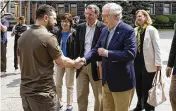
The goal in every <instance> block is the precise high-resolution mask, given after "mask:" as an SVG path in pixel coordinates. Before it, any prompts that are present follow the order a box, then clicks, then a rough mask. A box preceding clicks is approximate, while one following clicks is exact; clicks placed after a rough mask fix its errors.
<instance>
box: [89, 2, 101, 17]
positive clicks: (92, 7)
mask: <svg viewBox="0 0 176 111" xmlns="http://www.w3.org/2000/svg"><path fill="white" fill-rule="evenodd" d="M88 8H89V9H94V10H95V13H96V14H98V15H99V14H100V8H99V7H98V6H97V5H94V4H90V5H88V6H87V7H86V9H88Z"/></svg>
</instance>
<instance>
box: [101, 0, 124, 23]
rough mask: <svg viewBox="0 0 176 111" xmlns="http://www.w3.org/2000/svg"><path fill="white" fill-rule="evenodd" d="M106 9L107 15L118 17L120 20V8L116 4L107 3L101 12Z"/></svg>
mask: <svg viewBox="0 0 176 111" xmlns="http://www.w3.org/2000/svg"><path fill="white" fill-rule="evenodd" d="M105 8H108V9H109V14H112V15H117V14H118V15H119V20H120V19H121V18H122V10H123V9H122V7H121V6H120V5H119V4H116V3H107V4H105V5H104V6H103V7H102V10H103V9H105Z"/></svg>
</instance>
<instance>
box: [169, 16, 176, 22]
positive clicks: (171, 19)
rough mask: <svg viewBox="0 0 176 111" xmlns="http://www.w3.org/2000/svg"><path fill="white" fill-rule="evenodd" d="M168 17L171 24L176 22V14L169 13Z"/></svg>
mask: <svg viewBox="0 0 176 111" xmlns="http://www.w3.org/2000/svg"><path fill="white" fill-rule="evenodd" d="M168 17H169V20H170V23H171V24H174V23H176V14H173V15H169V16H168Z"/></svg>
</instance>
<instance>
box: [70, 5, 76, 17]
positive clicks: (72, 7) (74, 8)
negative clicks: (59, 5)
mask: <svg viewBox="0 0 176 111" xmlns="http://www.w3.org/2000/svg"><path fill="white" fill-rule="evenodd" d="M70 13H71V14H72V16H75V15H77V4H70Z"/></svg>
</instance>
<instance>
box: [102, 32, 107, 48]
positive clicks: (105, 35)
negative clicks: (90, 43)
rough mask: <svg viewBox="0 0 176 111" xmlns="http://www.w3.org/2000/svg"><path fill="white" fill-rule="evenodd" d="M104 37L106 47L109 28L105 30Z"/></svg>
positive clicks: (103, 44) (103, 42)
mask: <svg viewBox="0 0 176 111" xmlns="http://www.w3.org/2000/svg"><path fill="white" fill-rule="evenodd" d="M103 35H104V38H103V40H102V46H103V47H104V48H106V42H107V39H108V29H107V30H106V31H105V32H104V34H103Z"/></svg>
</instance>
